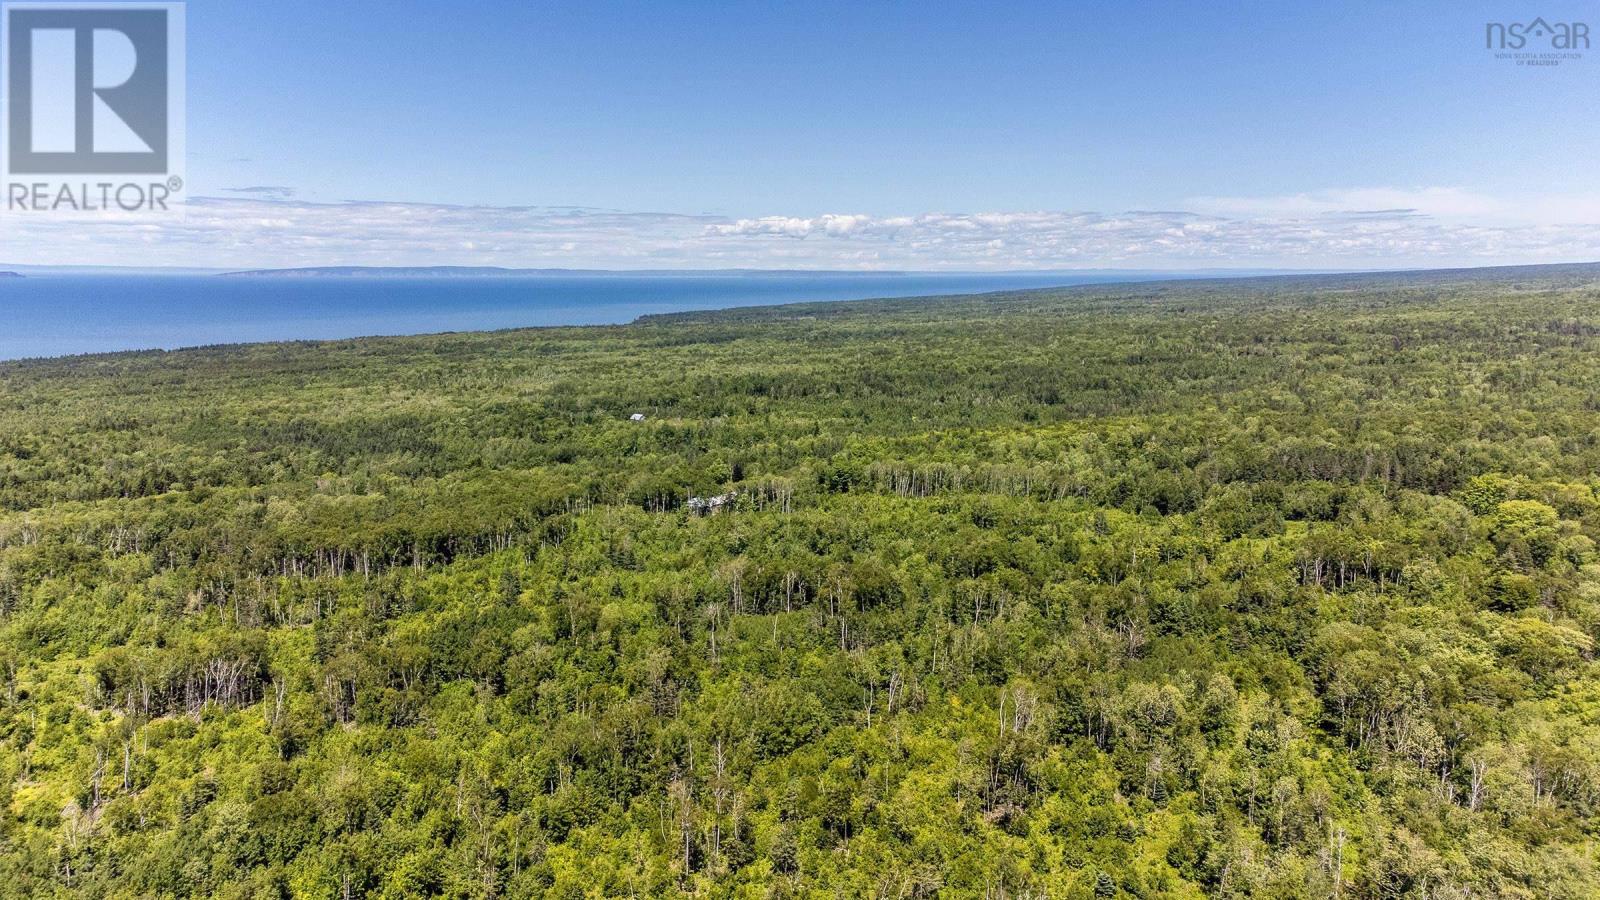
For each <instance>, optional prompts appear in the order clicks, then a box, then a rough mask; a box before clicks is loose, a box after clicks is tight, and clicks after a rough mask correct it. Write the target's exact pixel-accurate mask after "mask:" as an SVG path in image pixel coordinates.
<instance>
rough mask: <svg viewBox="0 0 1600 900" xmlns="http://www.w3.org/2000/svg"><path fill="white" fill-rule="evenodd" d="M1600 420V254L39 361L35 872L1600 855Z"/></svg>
mask: <svg viewBox="0 0 1600 900" xmlns="http://www.w3.org/2000/svg"><path fill="white" fill-rule="evenodd" d="M636 413H637V414H643V419H642V420H638V419H635V418H634V415H635V414H636ZM1597 473H1600V267H1592V266H1567V267H1537V268H1523V269H1501V270H1480V271H1459V272H1436V273H1412V274H1390V275H1359V276H1338V277H1315V278H1311V277H1294V278H1267V279H1251V280H1239V281H1196V282H1181V283H1161V284H1151V285H1119V286H1102V287H1093V288H1075V289H1064V290H1054V291H1039V292H1027V293H1016V294H997V295H986V296H981V297H956V298H923V299H912V300H895V301H873V302H866V303H839V304H812V305H800V306H787V307H772V308H761V309H750V310H733V311H725V312H718V313H695V314H683V315H675V316H665V317H658V318H647V319H644V320H641V321H639V322H636V323H634V324H631V325H627V326H618V327H594V328H569V329H535V330H520V331H506V332H496V333H488V334H452V335H437V336H426V337H407V338H372V339H361V340H351V341H337V342H323V343H288V344H264V345H251V346H232V347H214V348H200V349H193V350H185V351H179V352H170V353H162V352H151V353H130V354H117V355H108V356H92V357H79V358H70V359H61V360H39V361H28V362H18V363H7V364H0V884H3V885H5V887H4V888H3V889H0V893H4V894H6V895H7V896H41V897H52V896H53V897H130V898H131V897H221V898H238V900H244V898H291V897H292V898H336V897H350V896H378V897H395V898H398V897H420V896H448V897H464V898H465V897H472V898H490V897H524V896H555V897H604V896H635V897H645V896H672V895H696V896H707V897H800V896H881V897H931V896H956V897H960V896H986V897H1069V898H1073V897H1076V898H1131V897H1146V898H1155V897H1200V896H1221V897H1280V898H1301V897H1304V898H1330V897H1331V898H1467V897H1473V898H1481V897H1526V898H1536V897H1538V898H1543V897H1562V898H1584V897H1593V896H1596V894H1597V893H1600V858H1597V850H1596V838H1597V832H1600V669H1597V668H1596V663H1595V642H1596V640H1597V639H1600V556H1597V554H1596V540H1600V494H1597V490H1600V475H1597ZM713 499H714V500H715V501H716V502H712V500H713ZM695 501H698V502H695Z"/></svg>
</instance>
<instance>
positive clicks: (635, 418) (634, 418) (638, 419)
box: [628, 413, 644, 422]
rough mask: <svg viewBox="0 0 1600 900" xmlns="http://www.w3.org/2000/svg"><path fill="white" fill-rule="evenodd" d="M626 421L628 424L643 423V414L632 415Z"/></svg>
mask: <svg viewBox="0 0 1600 900" xmlns="http://www.w3.org/2000/svg"><path fill="white" fill-rule="evenodd" d="M628 421H629V422H643V421H644V413H634V414H633V415H631V416H629V417H628Z"/></svg>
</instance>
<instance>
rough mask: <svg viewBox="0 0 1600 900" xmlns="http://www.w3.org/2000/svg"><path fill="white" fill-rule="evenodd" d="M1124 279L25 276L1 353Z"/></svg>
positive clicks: (611, 317) (6, 313)
mask: <svg viewBox="0 0 1600 900" xmlns="http://www.w3.org/2000/svg"><path fill="white" fill-rule="evenodd" d="M1148 277H1149V276H1138V278H1139V279H1140V280H1142V279H1145V278H1148ZM1128 280H1135V278H1134V276H1128V277H1125V278H1119V277H1115V276H1106V275H1089V276H1077V275H1071V274H1067V275H1063V274H1060V273H1057V274H1053V275H1051V274H995V275H981V274H960V275H929V274H906V275H889V274H886V275H837V274H831V275H821V274H819V275H806V274H775V275H754V276H752V275H682V276H675V275H592V276H554V275H551V276H534V277H518V278H372V277H366V278H363V277H240V276H228V277H223V276H216V275H186V276H173V275H160V276H151V275H144V276H126V275H117V276H107V275H94V276H82V275H71V276H69V275H34V276H30V277H27V278H0V360H7V359H21V358H26V357H41V356H65V355H69V354H78V353H103V352H108V351H115V350H146V349H167V350H171V349H176V348H180V347H194V346H201V345H207V344H233V343H248V342H255V341H277V340H302V339H328V338H348V337H362V336H367V335H395V334H427V333H432V332H440V331H481V330H488V329H496V328H518V327H526V326H539V325H600V324H617V323H623V322H629V321H632V320H633V319H635V318H638V317H639V316H642V315H647V314H650V313H664V312H682V311H687V310H703V309H726V308H730V307H737V306H766V305H772V304H778V303H795V302H801V301H814V300H862V299H868V298H874V297H916V296H925V295H934V294H971V293H981V292H987V291H1002V290H1019V289H1026V288H1040V287H1054V286H1064V285H1073V284H1099V283H1108V282H1115V281H1128Z"/></svg>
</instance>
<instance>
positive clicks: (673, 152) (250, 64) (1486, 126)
mask: <svg viewBox="0 0 1600 900" xmlns="http://www.w3.org/2000/svg"><path fill="white" fill-rule="evenodd" d="M1535 15H1542V16H1544V17H1546V18H1547V19H1551V20H1557V19H1560V20H1568V21H1570V20H1588V21H1592V22H1593V23H1594V24H1595V25H1596V26H1597V27H1600V4H1594V3H1589V4H1571V3H1566V4H1562V3H1557V4H1546V3H1544V2H1542V0H1541V2H1540V3H1538V4H1529V3H1493V4H1474V3H1461V2H1452V3H1436V4H1435V3H1406V4H1394V3H1383V4H1337V3H1328V4H1286V3H1281V2H1280V3H1261V4H1249V3H1229V4H1200V3H1104V4H1080V3H1073V4H1067V3H1061V4H1016V5H1007V4H1000V3H972V4H938V3H934V4H928V3H916V4H912V3H887V2H877V0H874V2H861V0H857V2H852V3H837V4H835V3H809V2H808V3H751V4H731V3H729V4H711V3H670V4H669V3H660V4H646V3H605V2H601V3H591V2H585V3H569V4H545V3H528V2H473V3H465V2H460V3H444V2H430V3H421V2H394V0H390V2H381V3H378V2H351V0H341V2H338V3H331V2H326V0H323V2H302V0H278V2H272V3H262V2H252V0H194V2H191V3H189V6H188V72H189V76H188V81H189V90H188V97H189V102H188V148H189V166H188V174H189V185H190V190H191V192H192V194H193V195H194V196H196V197H200V198H205V199H200V200H196V201H194V203H193V204H192V205H191V209H190V212H189V215H188V217H187V218H186V219H185V220H183V221H182V222H178V223H172V224H169V225H165V226H162V227H161V230H160V231H158V232H155V233H154V234H152V233H151V232H148V231H147V232H143V233H131V232H130V231H129V229H127V228H125V227H119V226H114V225H97V224H94V223H88V224H84V223H74V224H73V225H72V226H70V227H68V226H64V225H61V224H60V223H58V222H25V223H20V224H19V223H16V222H4V223H0V239H3V240H4V241H5V243H6V244H9V245H10V249H9V250H8V249H5V247H4V246H3V245H0V261H7V262H16V263H29V262H37V263H57V262H102V263H124V262H131V261H135V260H136V259H137V260H145V261H148V260H151V259H155V260H158V261H160V262H164V263H171V264H188V265H299V264H323V263H327V264H334V263H344V262H358V263H374V264H382V263H408V264H409V263H427V264H433V263H443V262H462V263H470V264H485V263H488V264H503V265H586V266H615V267H641V266H673V267H684V266H717V265H756V266H766V265H771V266H789V265H818V266H843V267H857V266H859V267H869V268H871V267H898V268H968V269H970V268H1057V267H1060V268H1071V267H1101V266H1115V267H1151V268H1163V267H1194V266H1200V265H1205V266H1262V265H1269V266H1289V267H1325V266H1352V267H1356V266H1360V267H1371V266H1385V265H1397V266H1411V265H1426V264H1439V265H1455V264H1489V263H1496V262H1537V261H1545V260H1556V259H1576V258H1595V257H1600V167H1597V166H1596V165H1595V163H1594V160H1595V158H1596V157H1597V155H1600V154H1597V150H1600V119H1597V117H1596V116H1595V115H1594V111H1595V109H1596V108H1597V104H1600V49H1596V50H1591V51H1590V52H1589V53H1587V54H1585V58H1584V59H1581V60H1574V61H1570V62H1568V63H1566V64H1563V65H1562V66H1559V67H1556V68H1551V69H1529V68H1523V67H1518V66H1516V65H1514V64H1512V63H1510V62H1508V61H1505V60H1496V59H1494V58H1493V56H1492V54H1491V53H1490V52H1489V51H1486V50H1485V49H1484V24H1485V23H1486V22H1487V21H1493V20H1506V21H1526V20H1528V19H1530V18H1532V17H1533V16H1535ZM251 188H254V189H271V190H241V189H251ZM566 207H578V208H581V209H579V210H572V209H566ZM68 256H74V257H75V258H73V259H67V258H66V257H68Z"/></svg>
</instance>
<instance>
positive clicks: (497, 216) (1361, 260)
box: [0, 188, 1600, 269]
mask: <svg viewBox="0 0 1600 900" xmlns="http://www.w3.org/2000/svg"><path fill="white" fill-rule="evenodd" d="M1591 200H1592V198H1588V197H1556V196H1543V197H1529V198H1497V197H1491V196H1488V195H1484V194H1479V193H1473V192H1469V191H1464V190H1458V189H1453V188H1423V189H1416V190H1402V189H1389V188H1364V189H1352V190H1330V191H1320V192H1312V193H1306V194H1294V195H1286V196H1276V197H1272V196H1269V197H1253V198H1252V197H1233V198H1227V197H1203V198H1196V199H1194V200H1193V201H1191V202H1190V203H1188V204H1186V205H1187V206H1188V207H1189V209H1188V210H1186V211H1132V212H1123V213H1098V212H1054V211H1004V210H1002V211H993V212H979V213H971V214H968V213H946V212H929V213H922V214H916V215H895V216H871V215H863V214H855V213H837V214H829V215H821V216H786V215H773V216H762V217H757V218H738V219H735V218H727V217H721V216H706V215H698V216H696V215H675V214H664V213H634V212H621V211H615V210H596V209H576V208H568V207H559V208H547V207H494V206H451V205H440V204H418V203H400V202H394V203H382V202H351V203H312V202H307V201H301V200H295V199H291V198H284V199H271V198H269V197H264V196H255V197H243V198H226V199H220V198H200V199H196V200H194V201H192V202H191V203H190V204H189V206H188V209H187V213H186V214H185V215H184V216H183V217H182V218H180V219H174V220H171V221H155V222H150V221H130V220H120V221H105V220H85V219H82V218H77V219H74V218H68V217H58V216H45V215H31V216H22V215H15V214H12V215H5V216H0V264H4V263H14V264H40V265H50V264H54V265H83V264H99V265H142V266H150V265H173V266H216V267H231V268H257V267H267V266H306V265H446V264H452V265H504V266H550V267H597V268H701V267H755V268H805V267H817V268H860V269H886V268H890V269H1047V268H1073V267H1080V268H1084V267H1088V268H1093V267H1122V268H1163V267H1166V268H1184V267H1209V266H1252V267H1254V266H1285V267H1302V268H1341V267H1343V268H1365V267H1386V266H1452V265H1486V264H1494V263H1525V262H1541V261H1572V260H1593V259H1600V204H1596V203H1594V202H1591Z"/></svg>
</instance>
